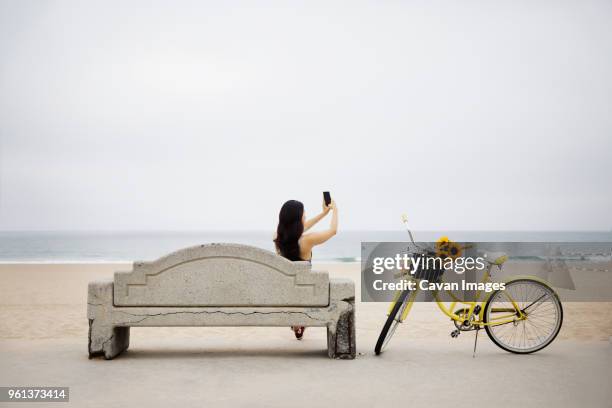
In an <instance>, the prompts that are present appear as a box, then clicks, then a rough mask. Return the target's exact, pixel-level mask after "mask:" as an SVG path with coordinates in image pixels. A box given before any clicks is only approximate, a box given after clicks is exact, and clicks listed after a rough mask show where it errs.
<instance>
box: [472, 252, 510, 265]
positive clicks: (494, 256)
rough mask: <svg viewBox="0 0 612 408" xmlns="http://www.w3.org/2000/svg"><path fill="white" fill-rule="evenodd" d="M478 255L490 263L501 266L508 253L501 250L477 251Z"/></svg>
mask: <svg viewBox="0 0 612 408" xmlns="http://www.w3.org/2000/svg"><path fill="white" fill-rule="evenodd" d="M478 256H481V257H483V258H484V260H485V261H487V262H488V263H489V264H491V265H498V266H501V265H503V264H504V262H506V261H507V260H508V255H506V254H505V253H503V252H491V251H478Z"/></svg>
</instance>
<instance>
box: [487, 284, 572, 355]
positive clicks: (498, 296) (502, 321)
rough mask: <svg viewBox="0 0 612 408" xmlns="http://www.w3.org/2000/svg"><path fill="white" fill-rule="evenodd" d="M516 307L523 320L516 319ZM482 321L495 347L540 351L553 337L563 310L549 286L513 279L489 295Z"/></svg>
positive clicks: (557, 329)
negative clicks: (501, 288)
mask: <svg viewBox="0 0 612 408" xmlns="http://www.w3.org/2000/svg"><path fill="white" fill-rule="evenodd" d="M515 305H516V306H515ZM517 307H518V309H519V310H520V311H521V312H522V313H523V314H524V315H525V317H524V318H522V319H521V318H519V312H518V310H517ZM496 321H497V322H498V324H496ZM484 322H485V323H489V324H487V325H485V329H486V331H487V334H488V335H489V337H490V338H491V340H492V341H493V343H495V344H496V345H497V346H499V347H501V348H502V349H504V350H506V351H509V352H511V353H518V354H528V353H533V352H536V351H538V350H542V349H543V348H544V347H546V346H548V345H549V344H550V343H552V341H553V340H554V339H555V337H557V334H559V331H560V330H561V324H562V323H563V308H562V307H561V301H560V300H559V297H558V296H557V294H556V293H555V291H554V290H553V289H552V288H551V287H550V286H548V285H546V284H544V283H542V282H539V281H536V280H532V279H517V280H514V281H511V282H508V283H507V284H506V288H505V289H504V290H498V291H496V292H494V293H493V294H492V295H491V297H490V298H489V300H488V301H487V304H486V306H485V310H484Z"/></svg>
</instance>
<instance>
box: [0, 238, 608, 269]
mask: <svg viewBox="0 0 612 408" xmlns="http://www.w3.org/2000/svg"><path fill="white" fill-rule="evenodd" d="M442 235H446V236H448V237H449V238H450V239H451V240H453V241H458V242H600V243H610V242H612V231H601V232H599V231H591V232H589V231H540V232H537V231H421V232H418V231H417V232H414V236H415V239H416V240H418V241H435V240H436V239H437V238H439V237H440V236H442ZM272 236H273V232H271V231H226V232H218V231H209V232H191V231H182V232H180V231H179V232H160V231H156V232H144V231H141V232H58V231H36V232H30V231H28V232H9V231H5V232H0V262H3V263H39V262H40V263H79V262H83V263H103V262H131V261H137V260H138V261H140V260H142V261H148V260H154V259H157V258H159V257H161V256H164V255H166V254H168V253H170V252H172V251H175V250H178V249H181V248H185V247H189V246H193V245H200V244H206V243H212V242H232V243H241V244H247V245H252V246H256V247H260V248H264V249H267V250H270V251H273V250H274V244H273V242H272ZM407 240H408V236H407V234H406V232H405V231H401V230H400V231H340V232H339V233H338V234H337V235H336V236H335V237H333V238H332V239H331V240H329V241H328V242H327V243H325V244H324V245H321V246H318V247H316V248H315V249H314V251H313V260H314V262H321V261H324V262H356V261H359V260H360V253H361V242H383V241H384V242H400V241H407ZM603 246H604V247H606V246H608V245H603Z"/></svg>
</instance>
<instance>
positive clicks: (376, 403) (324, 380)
mask: <svg viewBox="0 0 612 408" xmlns="http://www.w3.org/2000/svg"><path fill="white" fill-rule="evenodd" d="M264 330H265V332H264ZM133 332H134V333H133V334H134V335H133V337H134V338H133V341H132V345H133V348H132V350H130V351H129V352H128V353H126V354H125V355H122V356H121V357H120V358H117V359H115V360H112V361H105V360H102V359H95V360H88V359H87V355H86V352H85V348H86V344H85V343H84V342H83V341H75V340H61V341H59V340H26V341H19V340H4V341H0V361H1V363H0V364H1V365H2V369H1V370H0V384H2V385H56V386H69V387H70V395H71V402H70V404H69V405H70V406H79V407H81V406H83V407H85V406H106V407H123V406H125V407H130V406H148V407H157V406H159V407H168V406H171V405H172V404H173V403H174V402H176V403H180V406H194V407H195V406H198V407H223V406H242V407H253V406H267V407H271V406H272V407H275V406H277V407H288V406H297V407H319V406H322V407H328V406H351V407H392V406H416V407H424V406H427V407H449V406H453V407H474V406H484V405H485V404H486V406H494V407H516V406H519V405H520V406H521V407H522V408H525V407H540V408H541V407H578V406H580V407H602V408H605V407H610V406H611V404H610V401H612V391H611V387H610V378H611V374H612V345H610V344H609V342H602V341H599V342H575V341H570V340H560V341H558V342H555V343H554V344H553V345H551V346H550V347H549V348H548V349H547V350H546V351H543V352H541V353H539V354H534V355H530V356H516V355H512V354H509V353H506V352H504V351H502V350H499V349H498V348H497V347H495V346H494V345H493V344H492V343H491V342H489V341H488V340H486V339H485V341H483V342H482V344H481V347H479V350H478V354H477V357H476V358H472V355H471V346H472V337H471V336H469V337H468V336H465V337H464V338H463V339H461V338H460V339H458V340H456V341H455V340H453V341H451V340H450V339H449V340H446V339H443V340H435V341H433V340H432V341H427V342H424V341H421V340H419V341H416V340H413V341H411V340H410V339H409V338H408V337H409V336H398V338H397V339H394V340H397V341H395V342H394V344H392V345H391V347H390V348H389V350H388V351H387V352H385V353H384V354H383V355H382V356H381V357H375V356H373V355H372V353H371V352H370V351H369V349H370V348H371V347H367V350H366V349H364V348H363V347H362V348H361V349H362V352H363V354H362V355H360V356H359V357H358V358H357V359H356V360H354V361H336V360H329V359H328V358H327V357H326V356H325V351H324V349H323V346H324V332H323V330H311V331H310V333H308V338H307V339H306V340H305V341H303V342H297V341H295V340H292V339H291V338H290V336H289V334H290V333H289V331H288V330H285V329H263V330H262V329H249V330H240V329H222V330H221V329H194V333H192V334H193V335H194V336H197V335H201V339H200V340H197V341H194V338H193V337H192V336H189V338H182V339H181V338H172V337H170V338H168V337H166V338H160V337H157V336H156V333H155V332H156V330H155V329H148V328H143V329H135V330H134V329H133ZM370 340H372V339H367V338H366V339H364V338H362V341H364V342H369V341H370ZM363 346H365V344H364V345H363ZM478 400H480V402H477V401H478ZM11 405H13V404H11ZM45 405H46V404H45ZM18 406H19V407H23V406H24V405H18ZM35 406H38V407H40V406H42V405H40V404H36V405H35ZM52 406H55V407H57V404H55V405H52ZM177 406H179V405H177Z"/></svg>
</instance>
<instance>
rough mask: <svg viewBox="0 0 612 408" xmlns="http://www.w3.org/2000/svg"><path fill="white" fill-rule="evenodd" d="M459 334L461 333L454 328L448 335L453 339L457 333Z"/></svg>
mask: <svg viewBox="0 0 612 408" xmlns="http://www.w3.org/2000/svg"><path fill="white" fill-rule="evenodd" d="M460 334H461V332H460V331H459V330H458V329H455V330H453V331H452V332H451V334H450V336H451V337H452V338H453V339H456V338H457V337H459V335H460Z"/></svg>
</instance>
